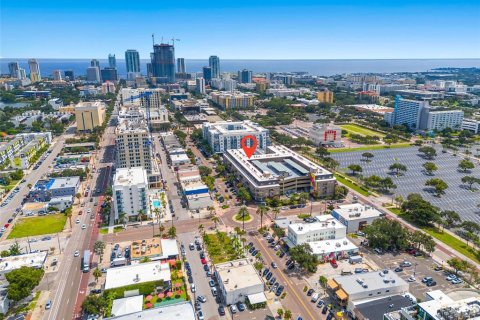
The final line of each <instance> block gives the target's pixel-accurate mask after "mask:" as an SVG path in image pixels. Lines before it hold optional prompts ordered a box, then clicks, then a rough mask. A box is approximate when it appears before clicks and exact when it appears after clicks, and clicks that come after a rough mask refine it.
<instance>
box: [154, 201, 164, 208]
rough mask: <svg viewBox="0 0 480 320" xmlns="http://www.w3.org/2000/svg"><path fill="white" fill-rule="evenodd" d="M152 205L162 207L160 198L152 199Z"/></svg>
mask: <svg viewBox="0 0 480 320" xmlns="http://www.w3.org/2000/svg"><path fill="white" fill-rule="evenodd" d="M152 206H153V207H154V208H160V207H161V206H162V204H161V203H160V200H152Z"/></svg>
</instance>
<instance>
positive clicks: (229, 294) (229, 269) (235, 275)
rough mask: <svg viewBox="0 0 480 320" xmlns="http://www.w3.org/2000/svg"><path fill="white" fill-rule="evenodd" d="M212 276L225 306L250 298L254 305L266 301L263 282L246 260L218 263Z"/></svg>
mask: <svg viewBox="0 0 480 320" xmlns="http://www.w3.org/2000/svg"><path fill="white" fill-rule="evenodd" d="M214 274H215V275H216V277H217V279H218V284H219V287H220V294H221V295H222V297H223V301H224V303H225V304H226V305H230V304H235V303H237V302H244V301H245V299H251V298H254V299H251V300H254V302H255V304H257V303H263V302H266V301H267V299H266V297H265V294H264V284H263V281H262V279H261V278H260V276H259V275H258V272H257V270H255V268H254V267H253V265H251V264H250V263H249V261H248V259H238V260H234V261H228V262H225V263H218V264H216V265H214ZM262 295H263V298H262Z"/></svg>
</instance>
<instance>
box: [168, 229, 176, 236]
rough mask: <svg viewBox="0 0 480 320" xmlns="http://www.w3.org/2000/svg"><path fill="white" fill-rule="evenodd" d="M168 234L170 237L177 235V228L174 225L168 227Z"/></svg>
mask: <svg viewBox="0 0 480 320" xmlns="http://www.w3.org/2000/svg"><path fill="white" fill-rule="evenodd" d="M168 236H169V237H170V238H171V239H173V238H175V237H176V236H177V228H175V227H170V228H169V229H168Z"/></svg>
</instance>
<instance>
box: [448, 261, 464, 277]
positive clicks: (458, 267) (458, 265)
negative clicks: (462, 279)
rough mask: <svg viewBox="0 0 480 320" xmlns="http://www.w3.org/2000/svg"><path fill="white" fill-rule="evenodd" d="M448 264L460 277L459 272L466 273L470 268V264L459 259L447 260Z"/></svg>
mask: <svg viewBox="0 0 480 320" xmlns="http://www.w3.org/2000/svg"><path fill="white" fill-rule="evenodd" d="M447 264H448V265H449V266H450V267H451V268H452V269H453V270H455V274H456V275H458V272H459V271H465V270H467V268H468V262H467V261H465V260H461V259H459V258H456V257H455V258H452V259H450V260H447Z"/></svg>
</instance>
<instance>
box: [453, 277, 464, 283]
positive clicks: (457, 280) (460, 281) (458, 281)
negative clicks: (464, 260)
mask: <svg viewBox="0 0 480 320" xmlns="http://www.w3.org/2000/svg"><path fill="white" fill-rule="evenodd" d="M462 282H463V281H462V280H461V279H458V278H457V279H453V280H452V282H451V283H452V284H460V283H462Z"/></svg>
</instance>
